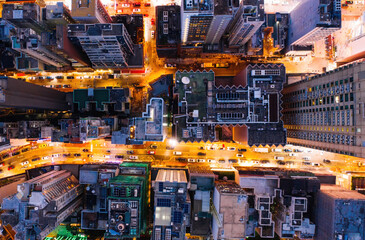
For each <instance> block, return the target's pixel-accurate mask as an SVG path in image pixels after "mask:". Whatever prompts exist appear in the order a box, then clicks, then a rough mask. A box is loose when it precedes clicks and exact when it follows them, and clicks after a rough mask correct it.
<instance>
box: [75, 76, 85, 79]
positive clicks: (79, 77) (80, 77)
mask: <svg viewBox="0 0 365 240" xmlns="http://www.w3.org/2000/svg"><path fill="white" fill-rule="evenodd" d="M76 79H84V76H76Z"/></svg>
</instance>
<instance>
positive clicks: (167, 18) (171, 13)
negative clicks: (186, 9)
mask: <svg viewBox="0 0 365 240" xmlns="http://www.w3.org/2000/svg"><path fill="white" fill-rule="evenodd" d="M180 20H181V19H180V6H178V5H174V6H157V7H156V24H157V26H156V45H157V48H169V47H177V44H179V43H180V36H181V24H180Z"/></svg>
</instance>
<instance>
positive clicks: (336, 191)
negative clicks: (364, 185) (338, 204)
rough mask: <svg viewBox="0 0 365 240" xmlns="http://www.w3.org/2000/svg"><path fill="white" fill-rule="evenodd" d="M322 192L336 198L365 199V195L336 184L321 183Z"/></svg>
mask: <svg viewBox="0 0 365 240" xmlns="http://www.w3.org/2000/svg"><path fill="white" fill-rule="evenodd" d="M321 192H322V193H324V194H326V195H328V196H330V197H332V198H335V199H343V200H365V195H363V194H361V193H359V192H357V191H354V190H348V189H345V188H343V187H340V186H337V185H334V184H321Z"/></svg>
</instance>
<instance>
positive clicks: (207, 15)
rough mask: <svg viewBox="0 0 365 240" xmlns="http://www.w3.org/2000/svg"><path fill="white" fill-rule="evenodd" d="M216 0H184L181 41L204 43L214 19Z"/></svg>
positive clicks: (182, 4)
mask: <svg viewBox="0 0 365 240" xmlns="http://www.w3.org/2000/svg"><path fill="white" fill-rule="evenodd" d="M213 5H214V0H203V1H194V0H182V3H181V7H182V11H181V41H182V43H183V44H202V43H204V42H205V39H206V37H207V34H208V31H209V28H210V24H211V22H212V20H213V11H214V10H213Z"/></svg>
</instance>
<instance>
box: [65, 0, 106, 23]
mask: <svg viewBox="0 0 365 240" xmlns="http://www.w3.org/2000/svg"><path fill="white" fill-rule="evenodd" d="M71 15H72V17H73V18H74V19H75V20H77V21H78V22H80V23H111V22H112V19H111V18H110V16H109V13H108V12H107V11H106V9H105V8H104V6H103V4H102V3H101V1H100V0H78V1H72V7H71Z"/></svg>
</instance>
